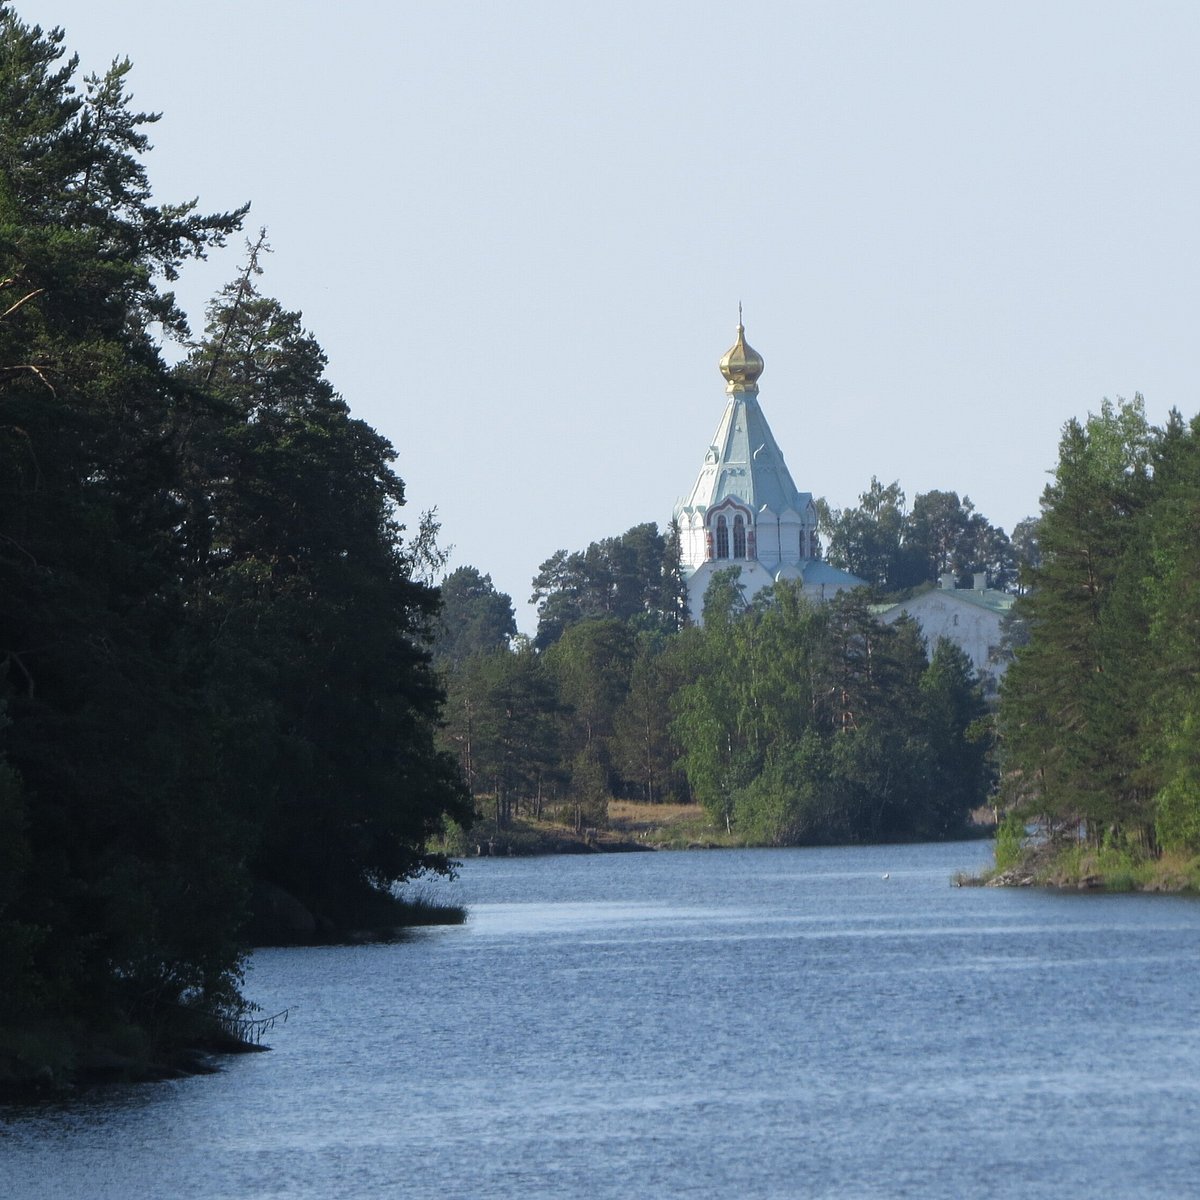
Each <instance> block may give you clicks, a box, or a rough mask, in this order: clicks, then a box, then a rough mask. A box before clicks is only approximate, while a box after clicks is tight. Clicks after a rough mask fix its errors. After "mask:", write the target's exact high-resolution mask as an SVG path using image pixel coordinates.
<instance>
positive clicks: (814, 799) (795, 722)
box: [674, 575, 990, 845]
mask: <svg viewBox="0 0 1200 1200" xmlns="http://www.w3.org/2000/svg"><path fill="white" fill-rule="evenodd" d="M728 584H729V581H728V580H725V579H723V578H722V577H721V575H717V576H714V579H713V583H712V585H711V587H710V594H709V596H708V597H706V604H705V613H706V621H705V625H704V628H703V630H698V631H695V632H694V633H693V635H692V645H691V646H690V647H689V650H688V655H689V664H690V667H691V672H690V677H689V679H688V682H685V683H684V684H683V686H682V687H680V688H679V689H678V691H677V693H676V695H675V698H674V710H675V714H676V715H675V723H674V733H675V736H676V738H677V740H678V741H679V743H680V746H681V749H682V755H681V761H682V763H683V765H684V768H685V770H686V772H687V776H688V781H689V783H690V785H691V788H692V791H693V793H694V794H695V796H696V798H697V799H698V800H700V801H701V803H703V804H704V805H705V807H706V808H707V809H708V811H709V813H710V815H711V817H712V819H713V820H714V822H716V823H718V824H719V825H721V826H723V827H724V828H725V829H727V830H731V829H733V828H735V827H736V828H737V829H738V830H739V831H740V832H741V833H742V834H744V835H745V836H746V837H747V838H748V839H750V840H753V841H757V842H763V843H767V844H778V845H783V844H796V843H814V842H831V841H860V840H861V841H869V840H885V839H895V838H905V837H945V836H950V835H953V834H954V833H957V832H959V831H960V830H961V829H962V828H963V827H964V825H965V822H966V818H967V814H968V812H969V811H970V809H971V808H973V807H975V806H977V805H978V804H980V803H982V802H983V800H984V798H985V797H986V794H987V789H988V786H989V778H990V777H989V774H988V770H987V748H988V747H987V739H986V735H985V736H984V737H982V738H981V737H980V734H979V729H980V726H979V721H980V718H981V716H982V714H983V712H984V706H983V701H982V699H981V697H980V694H979V689H978V687H977V684H976V682H975V680H974V679H973V678H972V676H971V672H970V668H969V664H968V663H967V662H966V660H965V657H963V656H962V655H961V652H959V651H957V650H954V649H953V648H951V647H939V648H938V651H937V652H936V653H935V657H934V662H933V663H932V664H927V663H926V661H925V655H924V650H923V648H922V645H921V642H920V638H919V636H918V634H917V631H916V629H915V627H914V626H912V625H911V623H909V622H899V623H897V625H895V626H882V625H880V624H878V623H877V622H876V621H875V620H874V618H873V617H872V615H871V613H870V612H869V610H868V609H867V607H866V604H865V601H864V599H863V597H862V596H861V595H859V594H856V593H848V594H847V593H843V594H842V595H840V596H838V597H837V598H836V599H835V600H833V601H832V602H830V603H827V604H823V605H816V606H814V605H811V604H809V603H808V602H807V601H806V600H805V599H804V598H803V595H802V594H801V592H800V590H799V589H798V588H797V587H796V586H795V585H792V584H787V583H781V584H777V585H776V586H775V587H774V588H772V589H768V591H766V592H764V593H760V595H759V596H757V597H756V598H755V603H754V605H753V606H752V607H751V608H750V610H749V611H747V612H745V613H743V614H741V615H738V613H737V612H736V610H735V609H734V608H733V607H732V604H731V600H732V597H731V594H730V592H729V586H728ZM709 617H711V618H713V619H711V620H710V619H708V618H709Z"/></svg>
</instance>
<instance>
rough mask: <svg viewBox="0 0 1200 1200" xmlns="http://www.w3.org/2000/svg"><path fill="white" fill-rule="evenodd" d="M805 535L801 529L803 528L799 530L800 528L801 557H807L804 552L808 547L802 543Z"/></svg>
mask: <svg viewBox="0 0 1200 1200" xmlns="http://www.w3.org/2000/svg"><path fill="white" fill-rule="evenodd" d="M806 536H807V535H806V534H805V532H804V530H803V529H801V530H800V557H801V558H807V557H808V555H807V554H805V550H806V549H807V548H808V547H807V546H806V545H805V544H804V543H805V540H806Z"/></svg>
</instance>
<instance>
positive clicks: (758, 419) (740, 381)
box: [675, 322, 812, 516]
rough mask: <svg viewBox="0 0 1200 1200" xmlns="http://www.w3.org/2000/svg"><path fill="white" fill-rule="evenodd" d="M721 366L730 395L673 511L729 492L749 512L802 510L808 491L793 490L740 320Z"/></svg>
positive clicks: (758, 361)
mask: <svg viewBox="0 0 1200 1200" xmlns="http://www.w3.org/2000/svg"><path fill="white" fill-rule="evenodd" d="M720 367H721V374H722V375H724V376H725V379H726V384H725V393H726V395H727V396H728V397H729V399H728V402H727V403H726V405H725V412H724V414H723V415H722V417H721V423H720V424H719V425H718V426H717V432H716V434H715V435H714V436H713V440H712V445H711V446H709V448H708V452H707V454H705V456H704V465H703V466H702V467H701V468H700V474H699V475H698V476H697V478H696V482H695V484H694V485H693V487H692V490H691V491H690V492H689V493H688V494H687V495H686V496H684V497H682V498H681V499H680V501H679V503H678V504H676V506H675V513H676V515H677V516H678V515H679V514H680V513H683V512H691V511H696V510H700V511H704V510H706V509H709V508H712V506H713V505H715V504H720V503H721V501H722V500H725V499H727V498H729V497H733V498H734V499H736V500H740V501H742V502H743V503H744V504H746V505H747V506H748V507H749V508H750V509H751V510H753V511H754V512H761V511H762V510H763V509H769V510H770V511H771V512H773V513H775V514H776V515H777V516H778V515H781V514H783V513H784V512H786V511H787V510H789V509H791V510H792V511H794V512H795V513H797V514H798V515H800V516H803V514H804V511H805V509H806V508H807V507H808V505H809V503H810V502H811V501H812V494H811V493H810V492H801V491H798V490H797V488H796V485H795V483H794V482H793V481H792V476H791V472H790V471H789V470H788V468H787V463H786V462H784V459H783V452H782V451H781V450H780V449H779V445H778V443H777V442H776V441H775V435H774V434H773V433H772V432H771V427H770V425H768V424H767V418H766V417H765V416H764V415H763V411H762V408H761V407H760V406H759V403H758V378H759V376H760V375H761V374H762V372H763V359H762V356H761V355H760V354H759V353H758V351H756V350H754V349H753V348H752V347H750V346H749V345H747V343H746V331H745V329H744V328H743V326H742V325H741V323H740V322H739V323H738V327H737V340H736V341H735V342H734V344H733V346H732V347H731V348H730V349H729V350H728V351H726V353H725V355H724V357H722V359H721V363H720Z"/></svg>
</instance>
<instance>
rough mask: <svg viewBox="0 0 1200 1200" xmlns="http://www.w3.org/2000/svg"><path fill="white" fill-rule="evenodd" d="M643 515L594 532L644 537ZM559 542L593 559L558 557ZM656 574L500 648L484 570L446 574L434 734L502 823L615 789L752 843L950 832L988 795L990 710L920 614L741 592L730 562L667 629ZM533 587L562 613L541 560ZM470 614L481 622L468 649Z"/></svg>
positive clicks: (854, 597)
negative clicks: (923, 631) (929, 650)
mask: <svg viewBox="0 0 1200 1200" xmlns="http://www.w3.org/2000/svg"><path fill="white" fill-rule="evenodd" d="M646 529H647V527H644V526H639V527H637V529H635V530H631V531H630V534H627V535H624V538H613V539H608V540H607V542H605V543H595V544H594V545H596V546H599V545H608V546H615V545H620V544H621V543H622V542H623V541H624V540H625V539H628V538H630V537H631V535H634V536H636V538H637V539H638V540H640V541H643V542H645V541H652V538H648V537H647V534H646ZM650 529H651V530H653V527H650ZM653 532H654V534H657V531H653ZM663 544H664V545H666V544H667V543H663ZM572 558H573V559H574V560H575V561H576V562H577V563H583V564H586V563H587V562H588V561H589V556H588V555H586V554H579V555H573V556H571V555H566V554H560V555H557V556H556V557H555V559H554V560H551V562H552V563H563V562H566V561H569V560H570V559H572ZM663 574H664V571H663V567H662V562H661V560H658V559H652V560H650V561H649V564H648V566H647V569H646V570H645V571H644V573H643V575H642V577H641V583H640V585H638V584H637V583H636V582H633V583H631V584H630V587H629V594H630V595H631V596H633V597H635V598H636V597H638V596H639V595H640V596H641V597H642V599H641V600H638V601H636V602H634V601H631V602H630V603H629V605H628V613H629V615H628V616H627V617H626V618H625V619H624V620H621V619H618V618H616V617H613V616H590V617H588V616H580V615H578V614H576V615H575V616H574V618H573V619H572V620H571V621H569V622H565V623H564V626H563V627H562V628H561V630H560V631H559V633H558V636H557V640H555V641H553V642H552V644H550V645H549V646H548V647H547V648H546V649H545V650H543V651H540V652H539V651H538V649H537V646H536V643H535V642H531V641H529V640H527V639H523V638H519V637H518V638H516V639H515V641H514V642H512V644H511V645H510V639H511V634H510V632H509V631H510V630H511V628H512V621H511V612H512V610H511V600H510V599H509V598H508V597H507V596H504V595H503V594H502V593H496V592H495V591H494V589H493V588H491V582H490V580H489V579H487V577H486V576H480V575H479V573H478V572H477V571H475V570H474V569H472V568H465V569H463V570H462V571H460V572H456V573H455V575H452V576H451V577H449V578H448V579H447V581H446V593H447V610H446V614H445V626H446V629H445V632H444V633H443V635H442V639H441V646H442V649H441V650H440V651H439V653H440V654H441V661H442V662H443V664H444V670H445V672H446V678H447V690H448V692H449V703H448V706H447V718H446V726H445V729H444V737H445V739H446V744H447V745H448V746H449V747H450V748H452V749H453V751H454V752H455V753H456V754H457V755H458V758H459V762H460V765H461V767H462V770H463V773H464V775H465V776H466V778H467V781H468V784H469V786H470V788H471V791H472V795H473V796H474V797H475V800H476V804H477V806H478V808H479V810H480V812H481V813H483V814H484V815H485V816H486V817H488V818H489V819H490V820H491V821H493V822H494V823H495V825H496V826H497V827H498V828H500V829H503V828H505V827H506V826H508V825H510V824H511V823H512V821H513V818H514V817H515V816H517V815H519V814H520V813H522V812H524V813H526V814H527V815H531V816H541V815H543V813H544V811H545V810H546V808H547V806H551V807H553V808H555V809H557V811H558V812H559V814H560V816H561V815H566V816H567V818H568V819H570V820H571V821H573V823H574V824H575V826H576V828H581V827H584V826H599V825H603V824H604V822H605V812H606V807H607V802H608V799H609V798H610V797H616V798H623V799H636V800H642V801H646V802H649V803H655V802H660V801H671V800H676V801H678V800H698V801H700V802H701V803H703V804H704V805H705V807H706V808H707V809H708V810H709V812H710V814H711V815H712V817H713V819H714V821H716V822H717V823H719V824H720V825H721V826H722V827H723V828H724V829H726V830H728V831H729V832H737V833H738V834H739V835H740V836H743V837H745V838H746V839H747V840H748V841H752V842H757V843H767V844H796V843H812V842H829V841H835V840H840V841H857V840H885V839H895V838H918V837H945V836H949V835H951V834H953V833H955V832H959V831H961V830H962V829H963V828H964V827H965V824H966V822H967V819H968V814H969V813H970V811H971V810H972V809H973V808H975V807H977V806H979V805H981V804H983V803H984V801H985V800H986V798H987V795H988V792H989V789H990V786H991V770H992V767H991V757H990V749H991V729H990V722H989V718H988V713H987V709H986V706H985V704H984V701H983V699H982V695H981V692H980V689H979V686H978V681H977V679H976V678H975V677H974V674H973V672H972V670H971V667H970V663H969V661H968V660H967V659H966V657H965V655H964V654H963V653H962V652H961V651H959V650H958V649H957V648H955V647H953V646H952V645H950V644H949V643H945V642H943V643H941V644H939V645H938V646H936V647H935V648H934V651H933V655H932V661H930V660H929V659H928V657H927V654H926V649H925V646H924V643H923V642H922V640H921V638H920V635H919V632H918V631H917V629H916V627H915V626H914V625H913V624H911V623H910V622H906V621H902V622H899V623H897V624H896V625H895V626H883V625H880V624H879V623H878V622H877V621H876V619H875V617H874V616H873V615H872V613H871V612H870V609H869V607H868V594H867V592H866V590H865V589H860V590H859V591H857V592H855V593H853V594H850V595H843V596H840V597H838V598H837V599H836V600H835V601H834V602H833V603H830V604H810V603H809V602H808V601H807V600H806V599H805V597H804V596H803V593H802V590H801V589H799V588H798V587H797V586H796V585H790V584H780V585H777V586H776V587H774V588H772V589H769V590H768V591H766V592H764V593H761V594H760V595H759V596H758V597H756V598H755V601H754V603H753V604H751V605H749V606H747V605H745V604H744V603H743V600H742V596H741V592H740V589H739V588H738V586H737V574H738V572H737V569H736V568H734V569H732V570H730V571H726V572H721V573H719V574H718V575H717V576H715V577H714V581H713V584H712V586H711V587H710V589H709V593H708V597H707V601H706V605H705V610H704V614H703V617H704V621H703V626H699V625H692V624H688V625H684V626H682V627H680V628H675V629H672V628H670V624H671V623H669V622H667V621H665V620H663V619H662V616H661V614H660V615H659V617H658V619H657V620H648V619H647V616H648V613H649V612H650V607H649V605H648V604H647V603H646V601H645V597H649V596H653V595H655V594H658V592H657V589H659V588H660V587H661V580H662V577H663ZM635 580H636V577H635ZM468 584H469V586H467V585H468ZM481 584H484V585H486V586H480V585H481ZM451 585H453V586H451ZM535 586H536V587H538V589H539V592H540V594H541V596H542V600H543V607H542V613H543V614H545V613H547V612H550V613H562V612H563V611H565V607H564V606H563V605H560V604H559V603H558V593H557V592H555V591H553V590H550V588H549V586H548V585H547V572H546V570H545V568H544V569H543V574H542V575H541V576H539V579H538V580H537V581H535ZM565 587H570V588H571V589H572V592H571V597H570V598H574V597H575V596H577V595H578V594H579V588H578V587H577V585H575V584H573V583H568V584H564V588H565ZM639 587H640V592H639ZM451 596H456V597H458V600H457V601H456V604H455V607H454V609H453V616H451V605H450V599H449V598H450V597H451ZM540 628H543V629H544V628H545V627H544V626H541V627H540ZM468 629H472V630H486V631H488V632H487V634H486V636H485V637H482V638H481V640H480V641H479V642H478V644H477V645H476V646H475V648H474V650H470V648H469V647H468V646H467V645H466V644H465V643H464V640H463V637H462V634H461V631H463V630H468ZM450 648H453V650H454V653H450Z"/></svg>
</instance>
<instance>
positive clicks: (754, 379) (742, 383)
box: [720, 305, 763, 391]
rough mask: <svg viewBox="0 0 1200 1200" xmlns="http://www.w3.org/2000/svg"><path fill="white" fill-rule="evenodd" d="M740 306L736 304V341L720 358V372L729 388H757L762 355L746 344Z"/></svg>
mask: <svg viewBox="0 0 1200 1200" xmlns="http://www.w3.org/2000/svg"><path fill="white" fill-rule="evenodd" d="M741 315H742V314H741V306H740V305H739V306H738V327H737V341H736V342H734V343H733V345H732V346H730V347H729V349H728V350H726V351H725V354H724V355H723V356H722V358H721V362H720V367H721V374H722V375H724V376H725V378H726V380H727V381H728V385H729V390H731V391H732V390H733V388H734V387H743V388H746V389H750V388H753V389H754V390H755V391H757V390H758V387H757V384H758V377H759V376H760V375H761V374H762V373H763V360H762V355H761V354H759V352H758V351H757V350H755V349H754V347H753V346H749V345H747V344H746V330H745V329H744V328H743V326H742V322H741Z"/></svg>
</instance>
